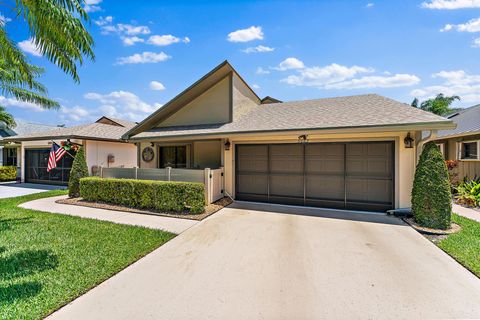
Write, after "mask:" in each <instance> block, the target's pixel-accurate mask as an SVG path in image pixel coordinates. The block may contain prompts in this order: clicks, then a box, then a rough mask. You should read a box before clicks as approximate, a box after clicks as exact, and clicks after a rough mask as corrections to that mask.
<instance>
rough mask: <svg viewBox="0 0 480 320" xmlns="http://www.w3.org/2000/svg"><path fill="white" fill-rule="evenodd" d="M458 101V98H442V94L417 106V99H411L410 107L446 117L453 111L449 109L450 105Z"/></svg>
mask: <svg viewBox="0 0 480 320" xmlns="http://www.w3.org/2000/svg"><path fill="white" fill-rule="evenodd" d="M455 100H460V97H459V96H450V97H449V96H444V95H443V93H440V94H438V95H437V96H436V97H435V98H432V99H428V100H425V101H423V102H422V103H421V104H420V105H419V101H418V99H417V98H415V99H413V101H412V104H411V106H412V107H415V108H420V109H422V110H425V111H428V112H432V113H435V114H438V115H439V116H446V115H448V114H450V113H452V112H453V111H455V109H452V108H450V105H451V104H452V103H453V102H454V101H455Z"/></svg>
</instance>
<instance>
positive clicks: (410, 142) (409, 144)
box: [403, 132, 415, 148]
mask: <svg viewBox="0 0 480 320" xmlns="http://www.w3.org/2000/svg"><path fill="white" fill-rule="evenodd" d="M414 141H415V140H413V138H412V137H410V132H409V133H407V136H406V137H405V139H403V143H405V148H413V142H414Z"/></svg>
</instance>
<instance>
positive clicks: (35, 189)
mask: <svg viewBox="0 0 480 320" xmlns="http://www.w3.org/2000/svg"><path fill="white" fill-rule="evenodd" d="M57 189H66V187H65V186H52V185H46V184H35V183H14V182H13V183H2V184H0V199H4V198H13V197H19V196H25V195H27V194H33V193H39V192H44V191H48V190H57Z"/></svg>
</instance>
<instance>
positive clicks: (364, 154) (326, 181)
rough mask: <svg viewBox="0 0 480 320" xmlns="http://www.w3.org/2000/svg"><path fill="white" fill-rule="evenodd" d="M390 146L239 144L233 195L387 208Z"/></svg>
mask: <svg viewBox="0 0 480 320" xmlns="http://www.w3.org/2000/svg"><path fill="white" fill-rule="evenodd" d="M393 150H394V148H393V142H358V143H357V142H354V143H308V144H256V145H242V144H241V145H237V146H236V176H235V178H236V179H235V184H236V189H235V190H236V198H237V199H239V200H246V201H260V202H272V203H283V204H294V205H307V206H317V207H327V208H340V209H355V210H371V211H386V210H389V209H392V208H393V201H394V199H393V194H394V193H393V186H394V162H393V158H394V157H393Z"/></svg>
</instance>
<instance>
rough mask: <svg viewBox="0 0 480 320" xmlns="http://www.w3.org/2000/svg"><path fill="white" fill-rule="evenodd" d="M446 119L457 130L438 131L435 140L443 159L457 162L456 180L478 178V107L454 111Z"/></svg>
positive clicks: (479, 107)
mask: <svg viewBox="0 0 480 320" xmlns="http://www.w3.org/2000/svg"><path fill="white" fill-rule="evenodd" d="M447 118H448V119H450V120H452V121H453V122H455V123H456V124H457V128H456V129H454V130H441V131H438V134H437V136H436V138H435V139H436V142H437V144H438V146H439V147H440V150H441V151H442V153H443V154H444V156H445V159H446V160H456V161H457V162H458V163H456V165H457V168H456V169H455V171H456V174H457V175H458V177H457V178H458V179H460V180H461V179H463V177H468V178H470V179H473V178H475V177H480V154H479V151H480V105H476V106H473V107H470V108H466V109H463V110H459V111H456V112H455V113H453V114H451V115H450V116H448V117H447Z"/></svg>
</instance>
